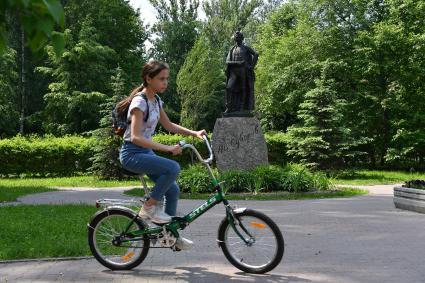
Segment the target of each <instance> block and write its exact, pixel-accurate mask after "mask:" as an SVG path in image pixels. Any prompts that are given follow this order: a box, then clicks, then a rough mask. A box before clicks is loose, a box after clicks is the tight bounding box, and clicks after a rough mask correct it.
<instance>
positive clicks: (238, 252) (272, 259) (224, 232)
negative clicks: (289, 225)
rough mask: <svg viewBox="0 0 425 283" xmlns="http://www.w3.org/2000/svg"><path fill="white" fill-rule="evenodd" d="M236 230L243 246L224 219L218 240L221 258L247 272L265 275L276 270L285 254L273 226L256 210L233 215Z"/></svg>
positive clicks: (281, 242) (275, 227)
mask: <svg viewBox="0 0 425 283" xmlns="http://www.w3.org/2000/svg"><path fill="white" fill-rule="evenodd" d="M235 217H236V218H237V219H238V220H239V221H240V223H238V220H235V222H236V223H235V224H236V229H237V230H238V232H239V233H240V234H241V235H242V236H243V237H244V238H245V239H246V241H247V242H248V243H245V241H243V240H242V239H241V238H240V237H239V235H238V234H237V233H236V232H235V230H234V229H233V228H232V226H231V225H230V223H229V221H228V219H227V217H225V218H224V219H223V221H222V222H221V224H220V227H219V230H218V239H219V244H220V247H221V248H222V250H223V253H224V255H225V256H226V258H227V259H228V260H229V262H230V263H231V264H233V265H234V266H235V267H237V268H239V269H240V270H242V271H245V272H248V273H260V274H261V273H266V272H268V271H270V270H272V269H273V268H275V267H276V266H277V265H278V264H279V263H280V261H281V259H282V257H283V253H284V241H283V236H282V233H281V232H280V230H279V227H278V226H277V225H276V223H274V222H273V220H271V219H270V218H269V217H268V216H266V215H265V214H263V213H261V212H258V211H255V210H249V209H247V210H245V211H243V212H240V213H235Z"/></svg>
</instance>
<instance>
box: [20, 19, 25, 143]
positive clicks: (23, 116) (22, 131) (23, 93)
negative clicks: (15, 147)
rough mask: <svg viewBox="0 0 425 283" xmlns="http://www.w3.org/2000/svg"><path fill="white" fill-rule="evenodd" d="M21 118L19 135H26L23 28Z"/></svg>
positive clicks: (22, 42) (22, 39) (23, 39)
mask: <svg viewBox="0 0 425 283" xmlns="http://www.w3.org/2000/svg"><path fill="white" fill-rule="evenodd" d="M21 52H22V54H21V117H20V119H19V123H20V125H19V133H20V134H21V135H23V134H24V122H25V32H24V28H23V27H21Z"/></svg>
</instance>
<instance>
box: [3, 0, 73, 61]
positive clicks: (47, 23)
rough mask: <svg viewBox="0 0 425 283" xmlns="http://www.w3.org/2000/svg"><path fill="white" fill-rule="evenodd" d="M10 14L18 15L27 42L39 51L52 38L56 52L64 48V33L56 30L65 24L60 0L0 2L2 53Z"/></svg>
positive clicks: (9, 0) (10, 0)
mask: <svg viewBox="0 0 425 283" xmlns="http://www.w3.org/2000/svg"><path fill="white" fill-rule="evenodd" d="M8 14H12V15H17V17H18V19H19V22H20V24H21V25H22V27H23V30H24V31H25V42H26V43H27V44H28V45H29V46H30V47H31V49H32V50H33V51H35V52H39V51H41V50H42V48H43V47H44V46H45V45H46V44H47V43H48V41H49V40H51V42H52V44H53V46H54V50H55V51H56V54H57V55H59V54H60V53H61V52H62V49H63V35H62V34H61V33H59V32H56V31H55V26H59V27H60V28H61V29H63V28H64V25H65V17H64V12H63V7H62V5H61V3H60V1H59V0H49V1H47V0H27V1H24V0H8V1H1V3H0V54H1V53H3V52H5V50H6V42H7V32H8V28H7V24H6V18H7V15H8Z"/></svg>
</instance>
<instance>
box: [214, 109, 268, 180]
mask: <svg viewBox="0 0 425 283" xmlns="http://www.w3.org/2000/svg"><path fill="white" fill-rule="evenodd" d="M212 147H213V151H214V155H215V158H216V162H217V168H218V170H219V171H220V172H223V171H227V170H230V169H252V168H254V167H256V166H259V165H268V159H267V145H266V141H265V139H264V135H263V131H262V129H261V126H260V122H259V121H258V119H257V118H255V117H226V118H219V119H217V121H216V122H215V125H214V131H213V136H212Z"/></svg>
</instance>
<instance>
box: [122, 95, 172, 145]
mask: <svg viewBox="0 0 425 283" xmlns="http://www.w3.org/2000/svg"><path fill="white" fill-rule="evenodd" d="M158 97H159V96H158ZM159 102H160V103H161V108H162V106H163V105H164V103H163V102H162V100H161V98H160V99H159ZM148 103H149V118H148V120H147V121H146V122H145V121H144V120H143V123H142V128H141V129H140V133H142V135H143V136H144V137H145V138H146V139H148V140H152V136H153V135H154V134H155V128H156V125H157V124H158V121H159V117H160V110H159V106H158V101H157V100H156V98H155V99H154V101H149V100H148ZM134 108H138V109H140V110H141V111H142V112H143V117H146V108H147V106H146V100H145V99H144V98H143V97H142V93H141V92H139V93H138V94H137V95H136V96H135V97H134V98H133V100H132V101H131V103H130V107H129V108H128V113H127V120H128V121H131V114H132V110H133V109H134ZM130 137H131V124H128V126H127V129H126V130H125V133H124V140H125V141H130Z"/></svg>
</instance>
